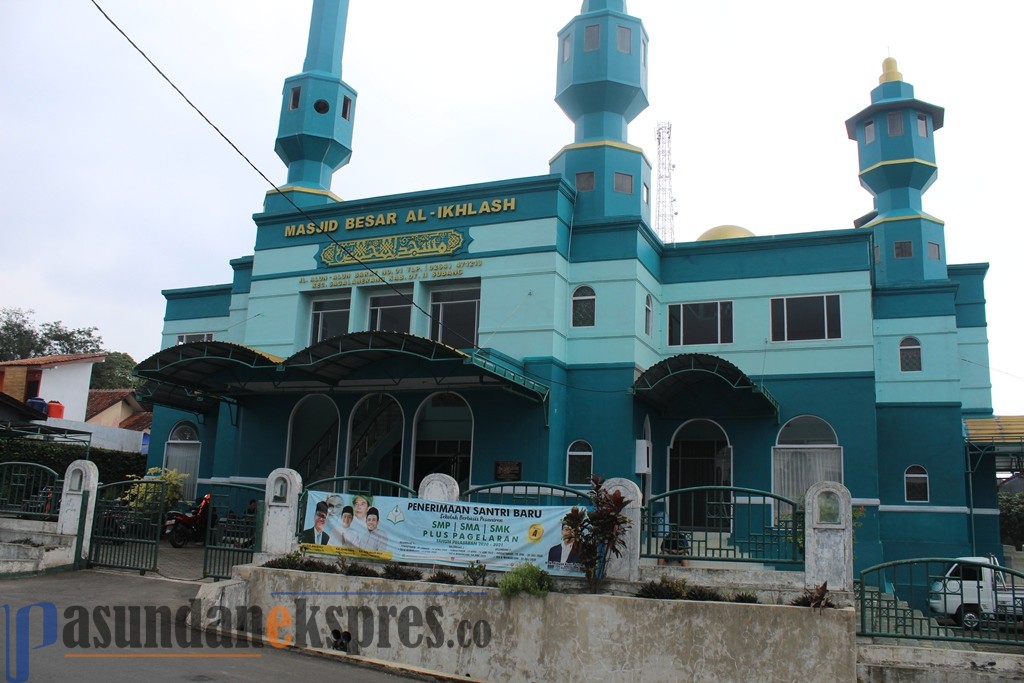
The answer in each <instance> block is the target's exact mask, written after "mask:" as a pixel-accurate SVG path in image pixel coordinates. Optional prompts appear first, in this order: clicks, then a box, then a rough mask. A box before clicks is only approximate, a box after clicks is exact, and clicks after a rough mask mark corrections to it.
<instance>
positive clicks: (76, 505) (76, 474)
mask: <svg viewBox="0 0 1024 683" xmlns="http://www.w3.org/2000/svg"><path fill="white" fill-rule="evenodd" d="M99 480H100V471H99V469H97V467H96V463H94V462H91V461H89V460H75V461H74V462H72V463H71V464H70V465H68V469H67V470H66V471H65V472H64V489H63V490H62V491H61V497H60V514H59V515H58V517H57V533H58V534H62V535H65V536H78V538H79V542H80V544H81V545H80V546H79V547H78V548H77V549H76V555H75V564H76V565H77V564H78V563H79V562H80V561H82V560H86V559H88V558H89V543H90V541H91V540H92V520H93V511H94V510H95V509H96V489H97V487H98V486H99ZM79 532H81V535H79Z"/></svg>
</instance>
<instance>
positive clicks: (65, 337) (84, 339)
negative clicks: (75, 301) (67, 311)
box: [0, 308, 103, 361]
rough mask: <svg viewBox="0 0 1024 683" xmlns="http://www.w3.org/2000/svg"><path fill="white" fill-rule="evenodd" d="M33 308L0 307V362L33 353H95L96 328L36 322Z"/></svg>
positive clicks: (97, 345)
mask: <svg viewBox="0 0 1024 683" xmlns="http://www.w3.org/2000/svg"><path fill="white" fill-rule="evenodd" d="M34 313H35V311H33V310H31V309H30V310H22V309H20V308H0V361H8V360H20V359H22V358H34V357H37V356H55V355H73V354H78V353H99V352H100V351H102V350H103V339H102V338H101V337H98V336H96V330H97V329H98V328H96V327H79V328H75V329H72V328H68V327H65V326H64V323H62V322H60V321H59V320H58V321H56V322H48V323H43V324H42V325H36V323H35V321H33V320H32V317H31V316H32V315H33V314H34Z"/></svg>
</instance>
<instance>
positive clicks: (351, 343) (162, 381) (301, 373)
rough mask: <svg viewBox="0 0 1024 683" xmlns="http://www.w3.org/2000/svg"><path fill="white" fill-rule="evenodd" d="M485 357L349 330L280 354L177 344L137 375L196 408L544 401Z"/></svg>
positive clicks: (152, 389)
mask: <svg viewBox="0 0 1024 683" xmlns="http://www.w3.org/2000/svg"><path fill="white" fill-rule="evenodd" d="M485 355H486V353H483V354H474V355H469V354H466V353H464V352H462V351H459V350H458V349H454V348H452V347H450V346H446V345H444V344H441V343H439V342H435V341H433V340H430V339H425V338H423V337H417V336H415V335H411V334H406V333H402V332H353V333H351V334H343V335H339V336H337V337H332V338H330V339H326V340H324V341H321V342H318V343H316V344H313V345H312V346H309V347H307V348H305V349H303V350H302V351H299V352H298V353H295V354H293V355H292V356H291V357H289V358H287V359H284V360H282V359H280V358H277V357H275V356H271V355H269V354H265V353H262V352H260V351H256V350H254V349H250V348H248V347H245V346H241V345H238V344H231V343H227V342H193V343H190V344H179V345H177V346H172V347H170V348H167V349H164V350H163V351H160V352H158V353H156V354H155V355H153V356H151V357H150V358H148V359H146V360H145V361H143V362H142V363H140V364H139V365H138V366H137V367H136V368H135V374H136V375H138V376H139V377H141V378H143V379H146V380H148V381H147V385H146V387H145V388H144V391H143V392H140V396H142V397H143V399H144V400H147V401H151V402H153V403H158V404H161V405H168V406H171V407H177V408H183V409H185V410H193V411H200V412H209V410H211V408H210V406H212V409H215V408H216V403H213V401H216V400H217V399H219V398H228V397H231V398H234V399H241V398H243V397H245V396H255V395H265V394H273V393H282V392H318V391H320V392H322V391H352V392H370V391H384V390H388V391H395V390H422V389H435V388H444V389H456V388H488V387H491V388H501V389H506V390H509V391H512V392H513V393H516V394H518V395H520V396H524V397H526V398H529V399H531V400H534V401H538V402H542V403H544V402H546V400H547V396H548V393H549V390H548V388H547V387H546V386H544V385H543V384H541V383H539V382H536V381H533V380H531V379H529V378H527V377H526V376H525V375H524V374H523V373H522V372H521V371H517V370H515V369H511V368H509V367H504V366H499V365H498V364H496V363H494V362H492V361H490V360H488V359H486V358H484V357H483V356H485ZM201 401H204V402H206V403H205V406H200V405H199V404H200V402H201Z"/></svg>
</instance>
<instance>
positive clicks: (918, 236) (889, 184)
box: [846, 57, 948, 286]
mask: <svg viewBox="0 0 1024 683" xmlns="http://www.w3.org/2000/svg"><path fill="white" fill-rule="evenodd" d="M878 82H879V85H878V87H877V88H875V89H874V90H872V91H871V106H869V107H868V108H867V109H864V110H863V111H861V112H860V113H859V114H857V115H856V116H854V117H853V118H851V119H850V120H848V121H847V122H846V130H847V133H848V134H849V136H850V139H851V140H856V142H857V151H858V156H859V158H860V184H861V185H862V186H863V187H864V188H865V189H866V190H867V191H868V192H870V193H871V194H872V195H874V197H875V210H874V211H873V212H872V213H870V214H868V215H867V216H865V217H864V218H862V219H859V220H858V221H857V222H856V223H855V225H856V226H857V227H863V228H866V229H871V230H873V231H874V232H875V253H874V261H875V281H876V282H877V283H878V284H880V285H883V286H884V285H888V284H906V283H912V282H920V281H923V280H945V279H946V278H947V277H948V275H947V272H946V245H945V237H944V228H943V223H942V221H940V220H939V219H938V218H935V217H933V216H929V215H928V214H927V213H925V212H924V210H923V208H922V203H921V197H922V195H923V194H924V192H925V190H927V189H928V188H929V187H930V186H931V184H932V183H933V182H935V177H936V175H937V174H938V166H936V164H935V142H934V137H933V136H934V133H935V131H937V130H938V129H939V128H942V122H943V121H942V119H943V114H944V111H943V109H942V107H936V106H935V105H933V104H928V103H926V102H922V101H920V100H917V99H915V98H914V86H912V85H910V84H909V83H906V82H904V81H903V74H901V73H900V72H899V71H898V70H897V68H896V60H895V59H893V58H892V57H889V58H887V59H886V60H885V61H884V62H882V75H881V77H879V79H878Z"/></svg>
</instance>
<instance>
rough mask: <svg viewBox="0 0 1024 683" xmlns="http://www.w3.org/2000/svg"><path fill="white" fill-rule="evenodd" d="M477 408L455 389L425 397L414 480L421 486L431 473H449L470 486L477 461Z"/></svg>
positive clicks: (418, 419)
mask: <svg viewBox="0 0 1024 683" xmlns="http://www.w3.org/2000/svg"><path fill="white" fill-rule="evenodd" d="M473 425H474V418H473V411H472V409H471V408H470V407H469V402H468V401H466V399H465V398H463V397H462V396H460V395H459V394H457V393H455V392H452V391H439V392H437V393H434V394H431V395H430V396H428V397H427V398H425V399H423V401H422V402H421V403H420V405H419V407H418V408H417V409H416V417H415V422H414V426H413V456H412V468H411V469H412V477H411V484H412V487H413V488H414V489H419V486H420V482H421V481H423V478H424V477H426V476H427V475H428V474H435V473H439V474H447V475H449V476H450V477H452V478H453V479H455V481H457V482H458V483H459V489H460V490H463V491H464V490H466V489H467V488H469V482H470V473H471V472H472V462H473Z"/></svg>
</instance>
